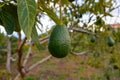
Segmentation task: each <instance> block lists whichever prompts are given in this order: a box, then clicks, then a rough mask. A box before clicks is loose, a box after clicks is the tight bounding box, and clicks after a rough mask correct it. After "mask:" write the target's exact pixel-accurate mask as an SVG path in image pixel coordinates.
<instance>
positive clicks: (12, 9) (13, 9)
mask: <svg viewBox="0 0 120 80" xmlns="http://www.w3.org/2000/svg"><path fill="white" fill-rule="evenodd" d="M2 9H3V10H4V11H6V12H9V13H10V14H11V15H12V17H13V18H14V24H15V26H14V30H15V31H17V32H20V30H21V29H20V24H19V22H18V15H17V6H16V5H14V4H9V5H4V6H3V7H2Z"/></svg>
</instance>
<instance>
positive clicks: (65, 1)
mask: <svg viewBox="0 0 120 80" xmlns="http://www.w3.org/2000/svg"><path fill="white" fill-rule="evenodd" d="M59 1H60V0H54V3H58V2H59ZM61 4H62V5H68V4H69V1H68V0H61Z"/></svg>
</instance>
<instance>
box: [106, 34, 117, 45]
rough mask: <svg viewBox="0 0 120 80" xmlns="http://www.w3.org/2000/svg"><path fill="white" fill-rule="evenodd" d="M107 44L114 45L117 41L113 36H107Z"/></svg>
mask: <svg viewBox="0 0 120 80" xmlns="http://www.w3.org/2000/svg"><path fill="white" fill-rule="evenodd" d="M107 44H108V46H110V47H112V46H113V45H114V44H115V41H114V39H113V38H112V37H111V36H108V37H107Z"/></svg>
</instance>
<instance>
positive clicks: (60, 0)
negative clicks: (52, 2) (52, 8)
mask: <svg viewBox="0 0 120 80" xmlns="http://www.w3.org/2000/svg"><path fill="white" fill-rule="evenodd" d="M59 2H60V25H62V3H61V0H59Z"/></svg>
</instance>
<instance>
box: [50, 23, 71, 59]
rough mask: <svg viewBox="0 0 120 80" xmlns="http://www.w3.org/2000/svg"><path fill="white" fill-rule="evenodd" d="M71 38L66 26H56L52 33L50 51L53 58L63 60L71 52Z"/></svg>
mask: <svg viewBox="0 0 120 80" xmlns="http://www.w3.org/2000/svg"><path fill="white" fill-rule="evenodd" d="M70 43H71V42H70V36H69V32H68V29H67V28H66V26H65V25H56V26H55V28H54V29H53V31H52V32H51V35H50V38H49V43H48V49H49V51H50V53H51V55H52V56H54V57H56V58H63V57H65V56H67V54H68V53H69V51H70Z"/></svg>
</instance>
